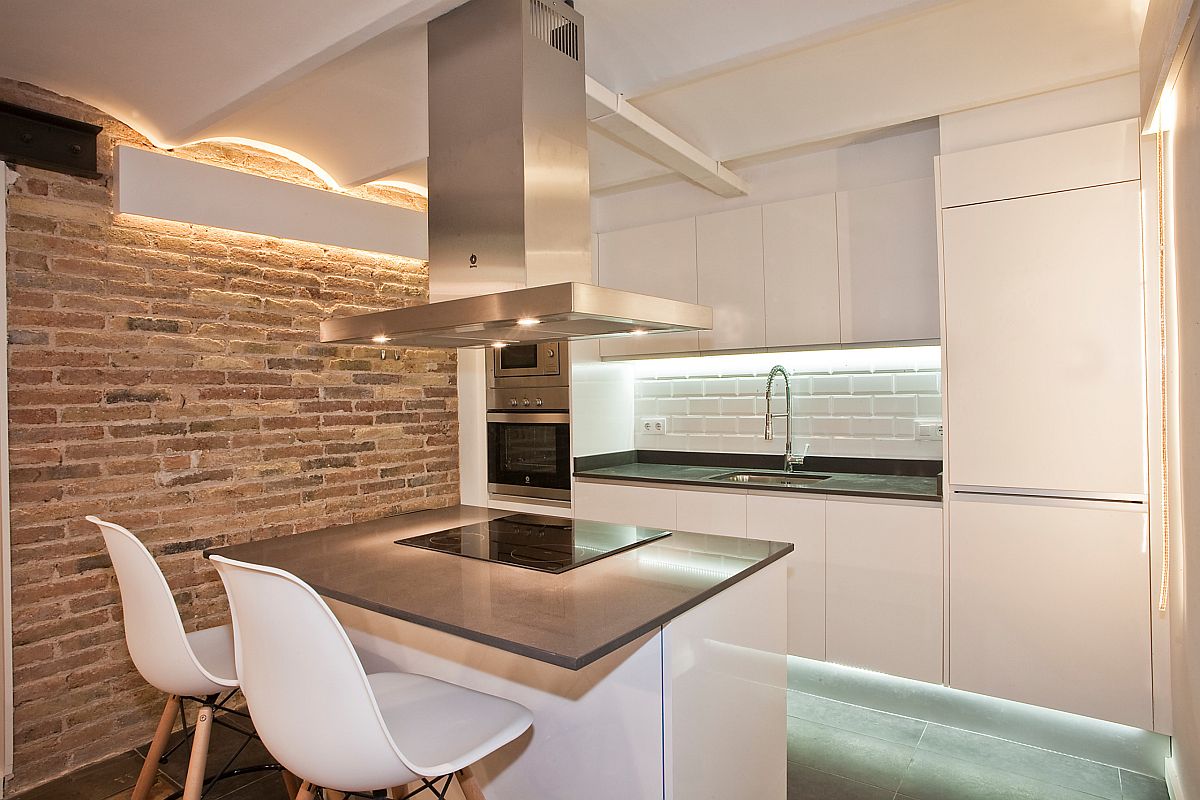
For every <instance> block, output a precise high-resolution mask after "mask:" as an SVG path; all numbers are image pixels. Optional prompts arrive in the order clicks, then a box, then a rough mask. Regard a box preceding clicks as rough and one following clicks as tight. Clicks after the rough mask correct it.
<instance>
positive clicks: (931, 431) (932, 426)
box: [917, 422, 942, 442]
mask: <svg viewBox="0 0 1200 800" xmlns="http://www.w3.org/2000/svg"><path fill="white" fill-rule="evenodd" d="M941 440H942V423H940V422H918V423H917V441H919V442H940V441H941Z"/></svg>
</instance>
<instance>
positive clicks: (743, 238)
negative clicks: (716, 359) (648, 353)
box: [696, 206, 766, 350]
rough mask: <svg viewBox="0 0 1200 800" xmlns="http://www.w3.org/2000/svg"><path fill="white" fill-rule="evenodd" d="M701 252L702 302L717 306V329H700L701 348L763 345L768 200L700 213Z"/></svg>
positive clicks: (698, 238) (698, 252)
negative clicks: (765, 206)
mask: <svg viewBox="0 0 1200 800" xmlns="http://www.w3.org/2000/svg"><path fill="white" fill-rule="evenodd" d="M696 256H697V263H698V267H699V268H698V284H699V286H698V289H699V298H700V303H702V304H704V305H707V306H712V308H713V329H712V330H711V331H701V332H700V349H701V350H730V349H735V348H745V347H762V346H763V345H764V344H765V342H766V329H765V326H764V324H763V303H764V293H763V210H762V206H753V207H751V208H739V209H736V210H733V211H723V212H721V213H719V214H707V215H705V216H703V217H699V218H698V219H697V220H696Z"/></svg>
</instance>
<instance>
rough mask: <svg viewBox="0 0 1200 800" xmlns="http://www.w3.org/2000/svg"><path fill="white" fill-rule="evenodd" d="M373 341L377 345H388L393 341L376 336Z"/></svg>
mask: <svg viewBox="0 0 1200 800" xmlns="http://www.w3.org/2000/svg"><path fill="white" fill-rule="evenodd" d="M371 341H373V342H375V344H387V343H388V342H390V341H391V339H389V338H388V337H386V336H376V337H375V338H374V339H372V340H371Z"/></svg>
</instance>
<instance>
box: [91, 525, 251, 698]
mask: <svg viewBox="0 0 1200 800" xmlns="http://www.w3.org/2000/svg"><path fill="white" fill-rule="evenodd" d="M87 520H88V522H91V523H94V524H95V525H97V526H99V528H100V532H101V533H102V534H103V535H104V544H105V546H106V547H107V548H108V554H109V557H110V558H111V559H112V564H113V570H114V571H115V572H116V573H117V584H118V586H120V588H121V608H122V610H123V612H124V617H125V644H126V645H127V646H128V647H129V655H130V657H131V658H132V659H133V663H134V666H136V667H137V669H138V672H140V673H141V674H142V677H143V678H145V679H146V682H147V683H149V684H150V685H151V686H154V687H155V688H156V689H158V690H160V691H163V692H166V693H168V694H178V695H191V694H196V693H197V692H206V693H207V692H215V691H218V690H219V689H220V687H222V686H229V687H232V686H236V685H237V684H236V683H235V682H231V681H229V680H228V679H225V678H221V677H218V676H215V675H213V674H211V673H210V672H209V671H208V670H206V669H205V668H204V666H203V665H202V664H201V663H200V661H199V660H198V659H197V658H196V655H195V653H194V652H192V648H191V645H189V644H188V640H187V634H186V633H185V632H184V630H183V621H182V620H181V619H180V618H179V609H178V607H176V605H175V598H174V597H173V596H172V595H171V587H170V586H168V585H167V579H166V578H165V577H163V574H162V570H161V569H159V568H158V562H156V561H155V560H154V556H152V555H150V551H149V550H147V549H146V546H145V545H143V544H142V543H141V541H139V540H138V538H137V537H136V536H134V535H133V534H132V533H130V532H129V531H128V530H126V529H125V528H122V527H121V526H120V525H117V524H115V523H112V522H105V521H104V520H102V519H99V518H97V517H92V516H89V517H88V518H87Z"/></svg>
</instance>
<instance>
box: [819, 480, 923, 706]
mask: <svg viewBox="0 0 1200 800" xmlns="http://www.w3.org/2000/svg"><path fill="white" fill-rule="evenodd" d="M825 552H826V558H827V565H826V573H825V581H826V584H825V585H826V597H825V602H826V607H825V645H826V657H827V658H828V660H829V661H832V662H834V663H837V664H846V665H849V666H854V667H865V668H866V669H872V670H876V671H878V672H886V673H889V674H891V675H899V676H901V677H905V678H913V679H915V680H920V681H927V682H929V683H941V682H942V634H943V630H942V620H943V607H942V575H943V572H942V509H941V506H940V505H933V504H924V503H911V504H906V503H899V502H871V501H867V500H840V499H838V498H835V497H830V498H829V500H828V502H827V504H826V508H825Z"/></svg>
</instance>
